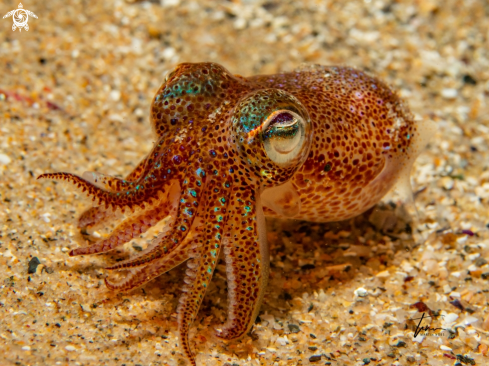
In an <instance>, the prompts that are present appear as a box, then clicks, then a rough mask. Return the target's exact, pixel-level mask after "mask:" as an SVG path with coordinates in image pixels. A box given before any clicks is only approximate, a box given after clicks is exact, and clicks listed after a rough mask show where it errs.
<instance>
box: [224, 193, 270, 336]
mask: <svg viewBox="0 0 489 366" xmlns="http://www.w3.org/2000/svg"><path fill="white" fill-rule="evenodd" d="M233 190H240V187H234V188H233ZM240 192H241V195H240V196H239V197H237V195H235V194H233V195H232V197H234V198H233V202H231V203H230V206H231V207H230V208H229V219H228V228H227V229H226V230H227V232H228V233H229V234H228V236H227V239H228V240H226V241H225V242H224V245H223V248H224V256H225V262H226V272H227V279H228V301H229V308H228V320H227V322H226V324H224V325H223V327H222V328H221V329H219V330H217V336H218V337H219V338H223V339H228V340H231V339H238V338H240V337H242V336H243V335H245V334H246V333H247V332H248V331H249V330H250V328H251V326H252V325H253V324H254V320H255V318H256V316H257V315H258V311H259V308H260V305H261V302H262V299H263V294H264V289H265V288H266V285H267V282H268V272H269V252H268V247H267V245H266V228H265V216H264V214H263V210H262V204H261V198H260V193H259V192H256V191H255V190H249V189H248V190H246V191H244V190H240Z"/></svg>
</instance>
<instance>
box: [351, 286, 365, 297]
mask: <svg viewBox="0 0 489 366" xmlns="http://www.w3.org/2000/svg"><path fill="white" fill-rule="evenodd" d="M354 293H355V296H359V297H365V296H367V295H368V291H367V290H365V289H364V288H363V287H360V288H357V289H356V290H355V291H354Z"/></svg>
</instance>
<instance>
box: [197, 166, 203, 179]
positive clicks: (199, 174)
mask: <svg viewBox="0 0 489 366" xmlns="http://www.w3.org/2000/svg"><path fill="white" fill-rule="evenodd" d="M196 173H197V175H198V176H199V177H205V172H204V171H203V170H202V168H198V169H197V171H196Z"/></svg>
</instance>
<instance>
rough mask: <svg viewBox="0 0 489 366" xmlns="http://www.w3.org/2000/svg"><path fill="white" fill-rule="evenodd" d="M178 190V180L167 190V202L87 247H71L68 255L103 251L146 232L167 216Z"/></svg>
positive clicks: (145, 212)
mask: <svg viewBox="0 0 489 366" xmlns="http://www.w3.org/2000/svg"><path fill="white" fill-rule="evenodd" d="M179 191H180V187H179V185H178V182H177V183H174V184H172V186H171V187H170V189H169V191H168V198H169V202H164V203H162V204H160V205H157V206H155V207H154V208H152V209H150V210H147V211H144V212H143V213H141V214H140V215H138V216H136V217H130V218H128V219H126V220H125V221H124V222H122V223H121V224H120V225H119V226H118V227H117V228H116V229H115V230H114V231H113V232H112V233H111V234H110V236H109V237H108V238H106V239H102V240H99V241H98V242H96V243H95V244H93V245H91V246H88V247H82V248H77V249H73V250H71V251H70V253H69V254H70V256H76V255H86V254H98V253H105V252H108V251H110V250H113V249H115V248H117V247H119V246H121V245H123V244H125V243H127V242H128V241H129V240H131V239H132V238H134V237H135V236H136V235H139V234H142V233H144V232H146V231H147V230H148V229H149V228H151V227H152V226H154V225H156V224H157V223H158V222H160V221H161V220H163V219H164V218H165V217H167V216H168V214H169V213H170V210H171V207H172V206H173V207H174V206H175V205H176V201H177V200H178V197H179V196H178V195H179Z"/></svg>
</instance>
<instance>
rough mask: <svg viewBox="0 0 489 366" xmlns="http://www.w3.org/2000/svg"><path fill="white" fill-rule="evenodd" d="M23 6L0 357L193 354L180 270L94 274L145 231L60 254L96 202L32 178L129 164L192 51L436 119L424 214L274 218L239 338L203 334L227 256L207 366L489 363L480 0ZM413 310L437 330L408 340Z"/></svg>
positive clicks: (11, 115)
mask: <svg viewBox="0 0 489 366" xmlns="http://www.w3.org/2000/svg"><path fill="white" fill-rule="evenodd" d="M23 5H24V8H25V9H28V10H30V11H32V12H34V13H35V14H36V15H37V16H38V19H35V18H34V17H30V18H29V31H25V30H23V31H21V32H20V31H19V30H16V31H12V29H11V26H12V18H11V17H10V18H6V19H2V20H1V22H0V71H1V74H0V75H1V77H0V349H1V353H0V365H2V366H3V365H126V366H129V365H131V366H132V365H141V366H143V365H144V366H147V365H184V364H185V360H184V358H183V357H182V354H181V349H180V348H179V345H178V340H177V332H176V331H177V327H176V316H175V315H176V314H175V312H176V306H177V302H178V297H179V296H180V288H181V285H182V283H181V278H182V274H183V271H184V268H178V269H176V270H173V271H171V272H170V273H168V274H165V275H162V276H161V277H159V278H158V279H156V280H154V281H152V282H150V283H149V284H147V285H146V286H144V287H143V288H140V289H138V290H136V291H133V292H131V293H128V294H116V293H112V292H110V291H108V290H107V289H106V288H105V285H104V284H103V279H104V277H105V276H106V275H107V274H108V273H107V271H105V270H104V267H105V266H106V265H107V263H113V262H114V261H115V260H116V259H119V258H122V257H127V256H129V255H134V254H135V253H137V251H138V250H141V248H144V247H145V246H146V245H147V238H138V239H137V240H133V241H131V243H128V244H127V245H126V246H125V247H124V250H121V251H119V252H115V253H111V254H108V255H104V256H91V257H90V256H85V257H76V258H70V257H69V256H68V254H67V252H68V251H69V250H70V249H72V248H76V247H78V246H79V245H81V244H82V241H81V240H80V238H79V235H78V232H77V228H76V218H77V216H78V215H79V214H80V213H81V212H83V210H84V209H86V208H87V207H88V206H89V205H90V201H89V200H87V199H86V198H84V197H83V196H82V195H80V194H78V193H77V192H76V191H75V190H74V189H73V188H72V187H71V186H69V185H67V184H63V183H53V182H50V181H37V180H36V177H37V176H38V175H39V174H41V173H44V172H53V171H69V172H73V173H77V174H81V173H83V172H84V171H86V170H90V171H100V172H104V173H107V174H111V175H120V176H122V175H125V174H127V173H128V172H130V171H131V169H132V168H134V167H135V165H136V164H137V163H138V162H139V161H140V160H141V159H142V158H143V157H144V156H145V154H146V153H147V152H148V151H149V150H150V148H151V146H152V144H153V141H154V137H153V135H152V131H151V127H150V124H149V122H148V114H149V106H150V102H151V99H152V97H153V95H154V93H155V92H156V90H157V88H158V87H159V86H160V85H161V83H162V82H163V80H164V76H165V74H166V73H167V72H168V71H169V70H171V69H172V68H173V67H174V66H175V65H177V64H178V63H180V62H200V61H213V62H218V63H220V64H222V65H224V66H225V67H226V68H228V69H229V70H230V71H232V72H233V73H236V74H240V75H253V74H266V73H275V72H280V71H290V70H293V69H294V68H295V67H297V66H299V65H300V64H302V63H304V62H306V63H320V64H324V65H333V64H336V65H351V66H355V67H358V68H359V69H363V70H367V71H369V72H372V73H374V74H376V75H378V76H379V77H380V78H382V79H383V80H385V81H386V82H388V83H389V84H390V85H392V86H393V87H394V88H395V89H396V90H398V91H399V93H400V95H402V96H403V97H404V98H405V99H406V100H407V101H408V103H409V105H410V107H411V110H412V112H413V113H414V114H415V115H416V117H417V118H418V119H420V120H430V121H434V122H435V123H436V124H437V126H438V130H437V132H436V134H435V135H434V136H432V139H431V142H430V144H429V145H428V148H427V150H426V153H424V154H423V155H422V156H420V158H419V159H418V160H417V162H416V163H415V165H414V168H413V172H412V176H411V178H412V185H413V190H414V192H415V200H416V207H417V209H418V215H419V218H418V220H417V222H411V223H409V220H408V218H407V217H406V215H405V214H404V213H403V210H402V207H400V206H395V205H393V204H390V203H388V202H383V203H379V205H378V206H376V207H375V208H373V209H371V210H369V211H368V212H366V213H365V214H363V215H361V216H360V217H357V218H355V219H352V220H349V221H346V222H341V223H330V224H311V223H305V222H285V221H276V220H275V221H272V220H270V221H269V222H268V224H267V225H268V242H269V244H270V247H271V256H272V258H271V278H270V285H269V288H268V290H267V293H266V295H265V300H264V304H263V305H262V308H261V312H260V316H259V319H257V322H256V324H255V326H254V328H253V331H252V332H251V333H250V334H249V335H248V336H246V337H245V338H243V339H242V340H241V341H238V342H234V343H223V342H219V341H216V340H215V339H214V338H213V333H214V328H215V327H216V326H218V325H219V324H221V323H222V322H223V321H224V320H225V318H226V307H227V305H226V302H227V300H226V280H225V266H224V263H222V264H220V265H219V266H218V268H217V270H216V273H215V276H214V281H213V283H212V285H211V286H210V288H209V291H208V293H207V296H206V299H205V301H204V304H203V306H202V308H201V311H200V313H199V316H198V319H197V321H196V323H195V327H194V328H195V329H194V330H193V331H192V334H193V335H194V338H193V344H195V351H196V352H197V355H198V356H197V359H198V361H199V362H200V364H201V365H204V364H205V365H226V366H231V365H233V366H234V365H240V366H244V365H309V364H318V365H411V364H412V365H430V366H438V365H440V366H441V365H454V364H462V365H486V364H489V354H488V347H489V340H488V335H489V306H488V304H489V265H488V263H487V262H488V260H489V229H488V225H489V169H488V167H489V150H488V146H489V108H488V105H487V104H488V98H489V47H488V46H489V43H488V37H489V4H488V3H487V2H485V1H455V0H448V1H434V0H425V1H392V2H389V1H379V0H369V1H367V0H366V1H304V2H302V1H278V0H277V1H243V2H240V1H222V2H218V1H216V2H203V1H202V2H199V1H179V0H162V1H161V3H159V2H158V1H150V2H130V1H128V2H126V1H97V2H95V1H93V2H90V1H74V0H73V1H43V2H41V1H38V2H33V1H28V2H23ZM17 6H18V3H17V2H13V1H4V2H2V4H1V5H0V13H1V14H6V13H7V12H9V11H10V10H12V9H16V8H17ZM411 232H414V233H415V234H416V235H415V239H416V236H419V237H420V238H422V240H419V238H418V239H416V240H413V238H412V236H411ZM106 234H107V233H106V232H105V231H101V232H100V233H99V235H101V236H104V235H106ZM34 257H36V258H37V259H38V260H39V262H40V264H38V265H37V268H35V272H34V273H28V272H29V267H30V266H29V263H31V269H32V270H33V269H34V268H33V267H36V266H35V265H34V263H35V262H36V261H35V259H33V258H34ZM32 270H31V272H32ZM423 313H425V315H426V316H428V315H430V316H432V318H430V319H431V320H430V321H427V322H426V323H423V326H426V325H429V326H430V327H432V328H435V327H440V328H444V329H445V330H444V334H442V335H441V336H437V334H433V332H431V331H428V332H427V334H426V335H425V333H426V332H422V334H423V335H418V337H416V338H415V337H414V335H415V334H414V333H415V330H416V323H417V322H418V321H417V320H416V321H414V320H411V319H415V318H419V317H420V316H421V314H423ZM435 333H436V332H435Z"/></svg>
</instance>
